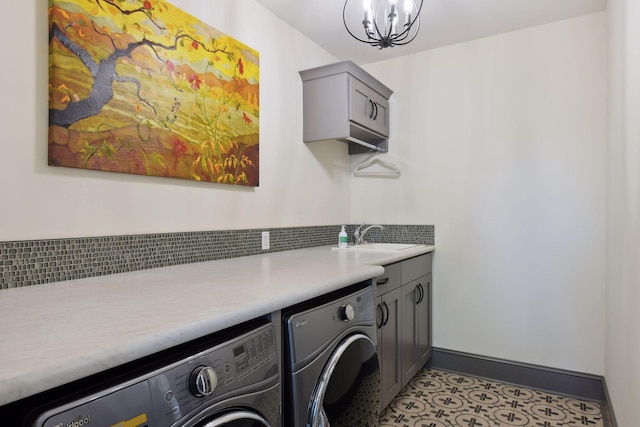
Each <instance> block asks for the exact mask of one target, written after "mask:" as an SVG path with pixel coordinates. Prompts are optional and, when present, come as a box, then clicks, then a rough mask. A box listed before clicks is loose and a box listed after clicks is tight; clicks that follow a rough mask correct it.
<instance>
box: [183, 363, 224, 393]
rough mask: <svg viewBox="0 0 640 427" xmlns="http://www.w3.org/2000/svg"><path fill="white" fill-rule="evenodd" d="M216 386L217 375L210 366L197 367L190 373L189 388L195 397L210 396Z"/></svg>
mask: <svg viewBox="0 0 640 427" xmlns="http://www.w3.org/2000/svg"><path fill="white" fill-rule="evenodd" d="M217 385H218V374H216V371H215V369H213V368H212V367H210V366H198V367H197V368H196V369H194V370H193V372H191V378H190V379H189V388H190V389H191V393H193V395H194V396H196V397H206V396H210V395H211V394H212V393H213V392H214V391H215V389H216V386H217Z"/></svg>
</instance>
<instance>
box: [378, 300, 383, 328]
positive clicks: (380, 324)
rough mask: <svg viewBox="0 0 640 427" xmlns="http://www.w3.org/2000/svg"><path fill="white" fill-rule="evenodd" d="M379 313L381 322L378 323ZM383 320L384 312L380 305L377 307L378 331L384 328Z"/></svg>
mask: <svg viewBox="0 0 640 427" xmlns="http://www.w3.org/2000/svg"><path fill="white" fill-rule="evenodd" d="M378 312H380V321H378ZM383 320H384V311H383V310H382V305H381V304H378V306H377V307H376V327H377V328H378V329H380V328H382V325H383Z"/></svg>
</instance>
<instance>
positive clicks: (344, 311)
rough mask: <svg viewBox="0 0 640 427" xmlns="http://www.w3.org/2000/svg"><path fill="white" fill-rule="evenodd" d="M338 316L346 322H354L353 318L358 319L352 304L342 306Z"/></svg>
mask: <svg viewBox="0 0 640 427" xmlns="http://www.w3.org/2000/svg"><path fill="white" fill-rule="evenodd" d="M338 314H339V316H340V320H344V321H345V322H348V321H350V320H353V318H354V317H356V312H355V311H353V307H352V306H351V304H344V305H342V306H341V307H340V310H339V311H338Z"/></svg>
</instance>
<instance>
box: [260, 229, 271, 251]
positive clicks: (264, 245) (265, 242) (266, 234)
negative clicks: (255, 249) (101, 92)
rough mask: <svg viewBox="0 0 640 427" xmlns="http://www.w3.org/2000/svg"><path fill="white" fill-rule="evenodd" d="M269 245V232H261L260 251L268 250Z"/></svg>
mask: <svg viewBox="0 0 640 427" xmlns="http://www.w3.org/2000/svg"><path fill="white" fill-rule="evenodd" d="M270 247H271V246H270V244H269V232H268V231H263V232H262V250H263V251H266V250H268V249H269V248H270Z"/></svg>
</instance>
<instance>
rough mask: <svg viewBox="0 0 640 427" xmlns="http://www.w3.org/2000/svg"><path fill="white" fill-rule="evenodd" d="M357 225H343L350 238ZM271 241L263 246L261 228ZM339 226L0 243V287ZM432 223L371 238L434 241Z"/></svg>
mask: <svg viewBox="0 0 640 427" xmlns="http://www.w3.org/2000/svg"><path fill="white" fill-rule="evenodd" d="M356 228H357V225H348V226H347V230H348V233H349V236H350V241H351V242H353V232H354V231H355V229H356ZM263 231H269V234H270V246H271V249H269V250H268V251H263V250H262V232H263ZM339 231H340V226H339V225H325V226H315V227H286V228H266V229H244V230H221V231H202V232H183V233H161V234H139V235H125V236H105V237H86V238H75V239H51V240H28V241H12V242H0V289H8V288H15V287H21V286H31V285H38V284H43V283H50V282H59V281H63V280H72V279H82V278H86V277H94V276H102V275H106V274H115V273H125V272H130V271H136V270H144V269H149V268H158V267H166V266H171V265H179V264H189V263H194V262H203V261H213V260H218V259H228V258H236V257H241V256H249V255H257V254H261V253H267V252H280V251H285V250H291V249H302V248H308V247H313V246H323V245H331V244H337V240H338V232H339ZM434 239H435V236H434V227H433V226H432V225H384V230H383V231H380V230H377V229H372V230H370V231H369V232H368V233H367V240H368V241H371V242H396V243H424V244H429V245H432V244H434Z"/></svg>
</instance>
